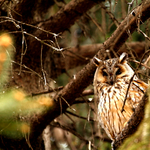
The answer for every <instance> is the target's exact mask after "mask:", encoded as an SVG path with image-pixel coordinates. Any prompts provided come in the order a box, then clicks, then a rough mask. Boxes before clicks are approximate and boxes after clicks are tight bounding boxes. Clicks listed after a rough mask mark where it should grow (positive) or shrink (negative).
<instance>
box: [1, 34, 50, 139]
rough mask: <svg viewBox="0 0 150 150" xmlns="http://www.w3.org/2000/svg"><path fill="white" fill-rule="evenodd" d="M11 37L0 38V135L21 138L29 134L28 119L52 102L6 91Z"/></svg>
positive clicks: (2, 36) (16, 91) (11, 49)
mask: <svg viewBox="0 0 150 150" xmlns="http://www.w3.org/2000/svg"><path fill="white" fill-rule="evenodd" d="M13 53H14V52H13V40H12V37H11V36H10V35H9V34H7V33H3V34H1V36H0V81H1V83H0V84H1V86H0V91H1V93H0V134H1V135H5V136H8V137H11V138H21V137H24V136H25V134H29V133H30V121H29V118H30V117H31V116H32V115H34V114H41V113H42V112H43V111H46V110H47V109H49V108H51V107H52V105H53V101H52V99H51V98H49V97H42V96H41V97H37V98H31V97H27V95H26V93H25V92H23V91H22V90H20V89H7V90H6V91H4V88H3V86H4V84H5V83H6V81H7V80H8V76H9V73H8V71H9V69H8V68H10V65H11V61H12V58H13Z"/></svg>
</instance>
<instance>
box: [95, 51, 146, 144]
mask: <svg viewBox="0 0 150 150" xmlns="http://www.w3.org/2000/svg"><path fill="white" fill-rule="evenodd" d="M127 57H128V56H127V54H126V53H122V54H121V56H120V57H119V58H113V59H108V60H105V61H102V60H99V59H98V58H96V57H94V59H93V61H94V63H95V64H96V66H97V70H96V72H95V76H94V93H95V96H96V99H97V107H98V108H97V112H98V119H99V122H100V124H101V126H102V128H104V130H105V131H106V133H107V135H108V136H109V137H110V138H111V139H112V140H113V141H114V140H115V139H116V137H117V136H118V135H119V134H120V133H121V131H122V129H123V128H124V127H125V125H126V123H127V122H128V121H129V119H130V117H131V115H132V114H133V111H134V109H135V108H136V107H137V105H138V103H139V101H140V100H141V99H142V96H143V94H144V92H145V91H146V89H147V84H146V83H144V82H143V81H141V80H139V79H138V78H137V76H135V75H134V71H133V70H132V68H131V67H130V66H129V65H128V64H127ZM133 75H134V77H133V80H132V82H131V84H130V88H129V91H128V93H127V99H126V103H125V106H124V111H123V112H121V110H122V106H123V103H124V100H125V96H126V92H127V88H128V86H129V83H130V79H131V78H132V76H133Z"/></svg>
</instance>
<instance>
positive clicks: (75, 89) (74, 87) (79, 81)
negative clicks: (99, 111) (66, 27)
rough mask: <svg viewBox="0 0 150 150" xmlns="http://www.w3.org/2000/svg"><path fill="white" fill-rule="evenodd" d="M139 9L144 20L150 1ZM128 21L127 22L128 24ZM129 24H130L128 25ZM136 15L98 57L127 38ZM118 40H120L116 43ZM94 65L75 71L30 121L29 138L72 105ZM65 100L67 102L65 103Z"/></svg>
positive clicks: (122, 26) (121, 26)
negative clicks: (51, 102) (51, 101)
mask: <svg viewBox="0 0 150 150" xmlns="http://www.w3.org/2000/svg"><path fill="white" fill-rule="evenodd" d="M138 10H140V11H139V12H140V15H141V20H142V22H144V21H145V20H146V19H148V18H149V17H150V12H149V10H150V3H147V4H144V5H140V6H139V7H137V8H136V9H135V12H138ZM128 22H129V24H128ZM130 25H131V26H130ZM136 27H137V25H136V17H135V16H133V15H132V14H129V16H128V17H127V18H126V19H125V20H124V21H123V22H122V23H121V24H120V25H119V27H118V28H117V29H116V31H115V32H114V33H113V35H112V36H111V37H110V38H109V39H108V40H107V41H105V42H104V46H103V47H102V49H101V51H100V52H98V55H99V57H100V58H101V59H102V58H103V56H104V53H105V49H108V48H109V47H110V46H111V45H112V43H113V42H114V41H115V45H113V46H114V47H115V48H116V50H118V49H119V48H120V46H121V45H122V44H123V43H124V42H125V41H126V40H127V38H128V36H129V34H127V32H126V31H127V30H130V33H132V32H133V31H134V30H135V29H136ZM118 37H119V38H118ZM118 42H120V43H119V44H118ZM95 69H96V67H95V66H94V64H93V63H92V62H90V63H88V64H87V65H86V66H85V67H84V68H83V69H82V70H81V71H80V72H78V73H77V75H76V78H75V79H73V80H71V81H70V82H69V83H68V84H67V85H66V86H65V87H64V89H63V90H61V91H60V92H59V95H58V96H57V98H56V101H55V103H54V105H53V108H52V109H51V110H49V111H48V112H47V113H46V114H44V115H42V116H40V117H39V118H38V121H37V120H35V121H34V122H33V123H32V133H31V139H34V141H36V140H35V139H36V138H37V137H38V136H39V135H40V134H41V133H42V131H43V129H44V128H45V127H46V125H47V124H49V122H51V121H52V120H54V119H55V118H56V117H58V116H59V115H60V114H61V113H63V112H65V111H66V109H67V108H68V107H69V106H68V104H69V105H72V104H73V102H74V101H75V98H76V97H78V96H79V94H80V93H82V91H83V90H84V89H85V88H86V87H87V86H88V85H89V84H90V83H92V80H93V75H94V72H95ZM66 101H67V103H66ZM60 102H61V103H60ZM34 141H31V144H32V145H33V146H34V144H35V143H34Z"/></svg>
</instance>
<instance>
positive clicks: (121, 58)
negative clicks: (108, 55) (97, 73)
mask: <svg viewBox="0 0 150 150" xmlns="http://www.w3.org/2000/svg"><path fill="white" fill-rule="evenodd" d="M127 58H128V54H127V53H125V52H124V53H122V54H121V55H120V57H119V62H120V63H122V64H123V63H125V61H126V60H127Z"/></svg>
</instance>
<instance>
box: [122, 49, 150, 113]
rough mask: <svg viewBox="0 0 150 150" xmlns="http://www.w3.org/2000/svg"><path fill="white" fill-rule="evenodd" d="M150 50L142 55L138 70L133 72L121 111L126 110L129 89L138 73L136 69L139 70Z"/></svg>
mask: <svg viewBox="0 0 150 150" xmlns="http://www.w3.org/2000/svg"><path fill="white" fill-rule="evenodd" d="M149 52H150V50H148V51H146V52H145V53H144V55H143V56H142V58H141V60H140V63H139V65H138V67H137V68H136V70H135V71H134V74H133V76H132V77H131V79H130V81H129V85H128V88H127V91H126V96H125V98H124V101H123V106H122V109H121V112H123V111H124V106H125V103H126V100H127V95H128V91H129V89H130V85H131V83H132V80H133V78H134V76H135V74H136V71H137V70H138V69H139V67H140V66H141V63H142V61H143V59H144V57H145V55H146V54H147V53H149Z"/></svg>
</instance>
